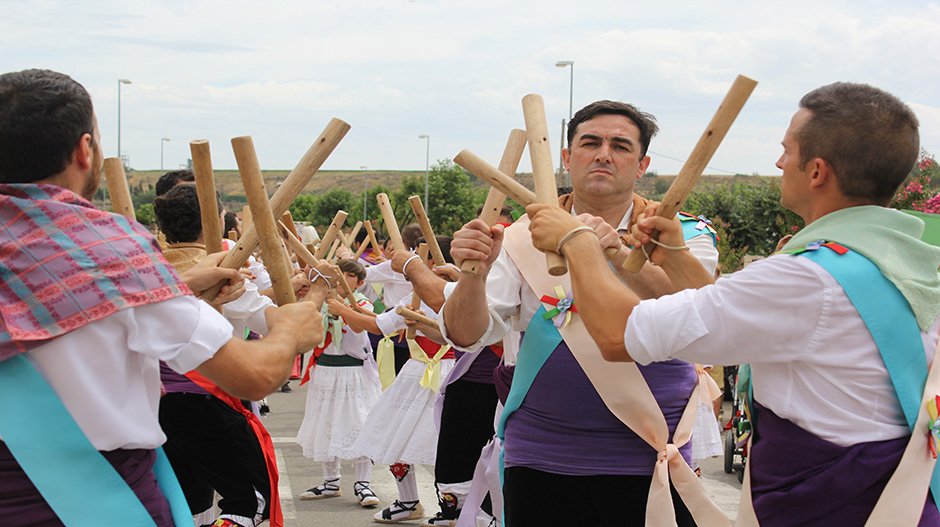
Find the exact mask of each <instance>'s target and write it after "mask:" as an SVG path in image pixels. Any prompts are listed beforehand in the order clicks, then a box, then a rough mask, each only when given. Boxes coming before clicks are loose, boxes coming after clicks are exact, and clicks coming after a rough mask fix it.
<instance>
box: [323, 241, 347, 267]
mask: <svg viewBox="0 0 940 527" xmlns="http://www.w3.org/2000/svg"><path fill="white" fill-rule="evenodd" d="M342 244H343V242H342V240H340V239H339V238H336V239H335V240H333V245H331V246H330V252H328V253H327V254H326V259H327V261H330V262H332V261H333V260H335V259H336V250H337V249H339V246H340V245H342Z"/></svg>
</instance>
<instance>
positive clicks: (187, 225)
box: [153, 185, 222, 243]
mask: <svg viewBox="0 0 940 527" xmlns="http://www.w3.org/2000/svg"><path fill="white" fill-rule="evenodd" d="M221 207H222V205H221V204H219V208H220V209H221ZM153 211H154V214H155V215H156V216H157V225H159V226H160V230H161V231H163V234H165V235H166V241H167V242H168V243H188V242H194V241H196V239H198V238H199V235H200V234H202V218H201V217H200V215H199V214H200V209H199V196H198V195H197V194H196V186H195V185H177V186H175V187H173V188H171V189H170V190H169V192H167V193H166V194H164V195H162V196H157V197H156V199H154V200H153Z"/></svg>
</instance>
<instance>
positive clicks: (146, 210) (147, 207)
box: [134, 203, 157, 228]
mask: <svg viewBox="0 0 940 527" xmlns="http://www.w3.org/2000/svg"><path fill="white" fill-rule="evenodd" d="M134 215H135V216H136V217H137V222H138V223H140V224H141V225H146V226H147V227H151V228H152V227H153V225H155V224H156V223H157V215H156V213H154V211H153V203H144V204H142V205H140V206H138V207H137V208H136V209H135V210H134Z"/></svg>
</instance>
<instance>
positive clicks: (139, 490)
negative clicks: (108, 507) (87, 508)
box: [0, 441, 174, 527]
mask: <svg viewBox="0 0 940 527" xmlns="http://www.w3.org/2000/svg"><path fill="white" fill-rule="evenodd" d="M102 455H103V456H104V457H105V459H107V460H108V462H110V463H111V465H112V466H114V468H115V470H117V471H118V474H120V475H121V477H122V478H124V480H125V481H127V484H128V485H129V486H130V487H131V490H133V491H134V494H136V495H137V497H138V498H140V501H141V502H143V504H144V507H146V509H147V511H148V512H149V513H150V515H151V516H152V517H153V519H154V521H155V522H156V524H157V525H158V526H159V527H173V525H174V524H173V517H172V515H171V513H170V506H169V504H168V503H167V501H166V498H165V497H164V495H163V493H162V492H160V489H159V487H158V486H157V481H156V479H155V478H154V475H153V464H154V460H155V458H156V455H155V453H154V451H153V450H113V451H111V452H102ZM62 469H63V470H68V467H62ZM75 492H82V489H75ZM0 518H3V525H4V526H5V527H20V526H24V527H25V526H35V525H42V526H43V527H57V526H61V525H62V522H61V521H60V520H59V518H58V516H56V514H55V512H53V511H52V509H51V508H50V507H49V505H48V504H47V503H46V500H44V499H43V497H42V495H40V494H39V491H38V490H36V487H35V486H34V485H33V484H32V482H31V481H30V480H29V478H28V477H27V476H26V474H25V473H23V470H22V469H21V468H20V465H19V463H17V462H16V460H15V459H13V455H12V454H11V453H10V450H9V449H8V448H7V446H6V444H5V443H3V442H2V441H0ZM115 521H116V522H118V523H120V519H118V518H115Z"/></svg>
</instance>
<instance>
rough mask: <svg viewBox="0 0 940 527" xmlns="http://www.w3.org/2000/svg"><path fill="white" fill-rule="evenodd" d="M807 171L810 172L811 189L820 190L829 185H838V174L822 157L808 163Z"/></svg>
mask: <svg viewBox="0 0 940 527" xmlns="http://www.w3.org/2000/svg"><path fill="white" fill-rule="evenodd" d="M805 166H806V169H807V171H808V172H809V186H810V188H820V187H823V186H825V185H827V184H833V183H836V179H835V178H836V173H835V170H833V169H832V165H830V164H829V162H828V161H826V160H825V159H823V158H821V157H814V158H813V159H810V160H809V161H807V162H806V165H805Z"/></svg>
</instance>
